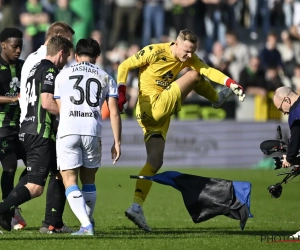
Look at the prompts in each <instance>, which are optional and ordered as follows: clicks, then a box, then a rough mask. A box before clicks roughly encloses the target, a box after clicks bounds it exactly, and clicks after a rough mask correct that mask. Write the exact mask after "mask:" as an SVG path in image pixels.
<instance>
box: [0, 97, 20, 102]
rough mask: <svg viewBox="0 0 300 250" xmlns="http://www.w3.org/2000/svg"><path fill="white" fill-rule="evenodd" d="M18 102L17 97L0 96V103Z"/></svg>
mask: <svg viewBox="0 0 300 250" xmlns="http://www.w3.org/2000/svg"><path fill="white" fill-rule="evenodd" d="M17 101H18V96H0V103H13V102H17Z"/></svg>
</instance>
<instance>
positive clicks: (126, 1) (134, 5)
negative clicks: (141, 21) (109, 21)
mask: <svg viewBox="0 0 300 250" xmlns="http://www.w3.org/2000/svg"><path fill="white" fill-rule="evenodd" d="M114 1H115V9H114V13H113V27H112V34H111V38H110V48H113V47H114V46H115V45H116V43H117V41H118V39H120V38H122V37H120V34H121V28H122V27H123V25H124V23H125V24H126V25H127V26H126V32H125V33H127V34H126V35H127V39H126V41H128V42H129V44H133V43H134V42H136V37H135V32H136V28H137V24H138V18H139V15H140V12H141V8H142V3H141V1H140V0H114ZM126 22H127V23H126ZM121 40H122V39H121ZM123 40H124V39H123Z"/></svg>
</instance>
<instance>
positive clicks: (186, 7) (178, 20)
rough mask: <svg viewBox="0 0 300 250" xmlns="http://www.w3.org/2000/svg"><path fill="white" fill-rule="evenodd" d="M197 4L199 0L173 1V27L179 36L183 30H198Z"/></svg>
mask: <svg viewBox="0 0 300 250" xmlns="http://www.w3.org/2000/svg"><path fill="white" fill-rule="evenodd" d="M197 2H198V1H197V0H172V3H173V9H172V15H173V25H174V28H175V30H176V33H177V34H178V33H179V31H180V30H183V29H189V30H193V31H195V30H196V24H197V22H196V18H197V15H198V3H197Z"/></svg>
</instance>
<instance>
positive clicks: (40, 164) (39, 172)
mask: <svg viewBox="0 0 300 250" xmlns="http://www.w3.org/2000/svg"><path fill="white" fill-rule="evenodd" d="M24 148H25V150H26V154H27V164H28V166H27V171H28V183H27V184H26V185H25V186H21V187H18V188H15V189H14V190H12V191H11V193H10V194H9V195H8V197H7V198H6V199H5V200H3V201H2V202H1V203H0V226H1V227H2V228H3V229H5V230H8V231H10V230H11V217H9V216H12V212H13V211H12V208H13V209H14V208H15V207H18V206H19V205H21V204H23V203H25V202H27V201H29V200H31V199H33V198H36V197H39V196H40V195H41V194H42V193H43V190H44V186H45V182H46V178H47V175H48V173H49V164H47V163H48V162H50V156H49V143H48V139H46V138H41V137H39V136H32V135H25V136H24Z"/></svg>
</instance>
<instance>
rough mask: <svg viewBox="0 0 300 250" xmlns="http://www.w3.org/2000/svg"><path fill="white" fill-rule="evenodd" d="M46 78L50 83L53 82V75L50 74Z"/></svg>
mask: <svg viewBox="0 0 300 250" xmlns="http://www.w3.org/2000/svg"><path fill="white" fill-rule="evenodd" d="M46 78H47V80H48V81H51V80H53V78H54V77H53V74H52V73H49V74H48V75H46Z"/></svg>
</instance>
